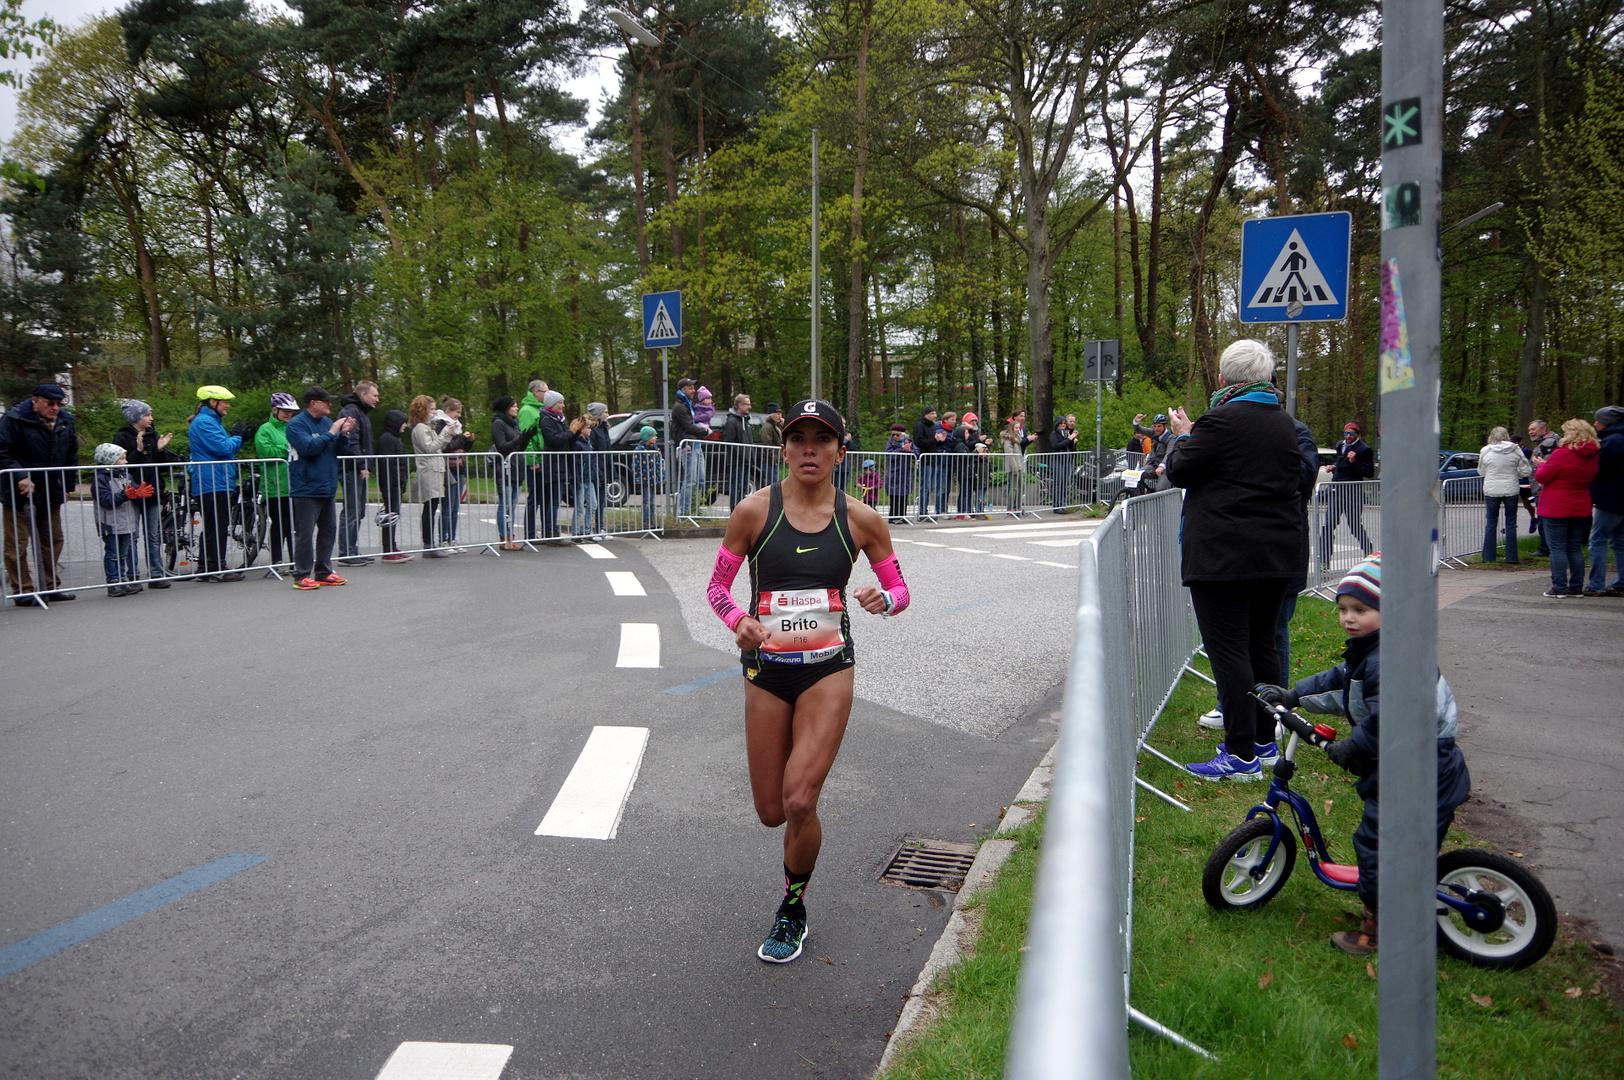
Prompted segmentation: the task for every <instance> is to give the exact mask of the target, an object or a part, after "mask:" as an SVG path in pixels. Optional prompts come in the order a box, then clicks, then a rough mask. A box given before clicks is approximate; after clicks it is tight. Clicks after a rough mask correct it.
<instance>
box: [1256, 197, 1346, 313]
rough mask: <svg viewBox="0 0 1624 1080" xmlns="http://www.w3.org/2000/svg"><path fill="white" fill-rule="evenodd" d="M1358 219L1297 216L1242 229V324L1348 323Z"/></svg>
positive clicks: (1264, 220) (1343, 215) (1338, 214)
mask: <svg viewBox="0 0 1624 1080" xmlns="http://www.w3.org/2000/svg"><path fill="white" fill-rule="evenodd" d="M1352 245H1353V215H1351V214H1349V213H1348V212H1347V211H1345V210H1343V211H1337V212H1336V213H1331V214H1296V215H1293V216H1291V217H1275V218H1258V219H1256V220H1253V221H1248V222H1245V223H1244V224H1242V225H1241V293H1240V301H1241V322H1327V321H1331V320H1335V319H1345V318H1347V317H1348V266H1349V256H1350V254H1351V251H1352Z"/></svg>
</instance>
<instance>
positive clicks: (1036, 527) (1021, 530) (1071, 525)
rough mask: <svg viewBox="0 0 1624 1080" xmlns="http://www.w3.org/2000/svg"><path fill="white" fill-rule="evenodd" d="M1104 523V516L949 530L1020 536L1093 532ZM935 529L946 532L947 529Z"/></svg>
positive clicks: (974, 534)
mask: <svg viewBox="0 0 1624 1080" xmlns="http://www.w3.org/2000/svg"><path fill="white" fill-rule="evenodd" d="M1104 523H1105V519H1104V518H1091V519H1087V520H1084V521H1045V522H1040V523H1036V524H1031V525H982V526H978V527H977V528H974V529H953V530H951V531H953V532H956V533H960V534H962V535H964V536H1022V535H1031V534H1041V533H1054V532H1065V531H1067V530H1072V529H1081V530H1084V531H1086V532H1093V531H1094V530H1095V529H1097V528H1099V527H1100V526H1101V525H1103V524H1104ZM937 531H941V532H946V531H948V530H945V529H944V530H937Z"/></svg>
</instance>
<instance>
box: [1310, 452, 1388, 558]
mask: <svg viewBox="0 0 1624 1080" xmlns="http://www.w3.org/2000/svg"><path fill="white" fill-rule="evenodd" d="M1362 434H1363V431H1362V429H1361V428H1360V427H1359V422H1358V421H1357V420H1349V421H1348V422H1347V423H1346V424H1343V425H1342V441H1341V442H1339V443H1337V444H1336V460H1335V462H1334V463H1333V464H1332V466H1331V482H1332V483H1333V484H1341V485H1345V486H1342V487H1331V488H1327V489H1326V492H1325V495H1326V504H1325V521H1324V523H1323V524H1322V525H1321V526H1320V549H1319V565H1320V569H1321V570H1325V569H1329V568H1330V566H1331V563H1332V561H1333V555H1334V554H1335V549H1334V546H1333V545H1334V544H1335V542H1336V526H1337V522H1339V521H1342V520H1343V519H1344V518H1345V519H1347V522H1348V532H1349V534H1350V535H1352V537H1353V539H1354V540H1355V542H1357V543H1358V545H1359V550H1360V552H1362V553H1363V554H1364V555H1369V554H1370V553H1371V552H1372V551H1375V550H1376V547H1375V545H1374V544H1372V543H1371V542H1370V536H1369V534H1367V533H1366V532H1365V503H1366V501H1367V498H1366V495H1365V485H1364V484H1363V483H1362V481H1365V480H1373V479H1375V476H1376V451H1375V450H1373V449H1371V446H1370V444H1369V443H1367V442H1365V440H1364V439H1363V438H1361V435H1362ZM1355 481H1361V482H1359V483H1355Z"/></svg>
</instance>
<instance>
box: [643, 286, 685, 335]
mask: <svg viewBox="0 0 1624 1080" xmlns="http://www.w3.org/2000/svg"><path fill="white" fill-rule="evenodd" d="M681 344H682V293H681V291H680V290H672V291H671V292H657V293H644V294H643V348H645V349H674V348H676V347H677V346H678V345H681Z"/></svg>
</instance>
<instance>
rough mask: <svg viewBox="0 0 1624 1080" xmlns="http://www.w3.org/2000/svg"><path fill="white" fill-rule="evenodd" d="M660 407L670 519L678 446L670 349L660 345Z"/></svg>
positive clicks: (667, 517)
mask: <svg viewBox="0 0 1624 1080" xmlns="http://www.w3.org/2000/svg"><path fill="white" fill-rule="evenodd" d="M660 408H661V409H663V410H665V488H666V491H665V516H666V520H667V521H670V520H671V519H672V518H673V517H674V516H675V515H676V512H677V505H676V502H675V500H676V497H677V489H676V485H675V484H673V483H672V479H673V478H674V477H675V476H676V475H677V473H676V468H677V447H676V443H675V441H674V440H673V439H672V438H671V363H670V358H669V355H668V350H667V349H666V347H665V346H664V345H662V346H660Z"/></svg>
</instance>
